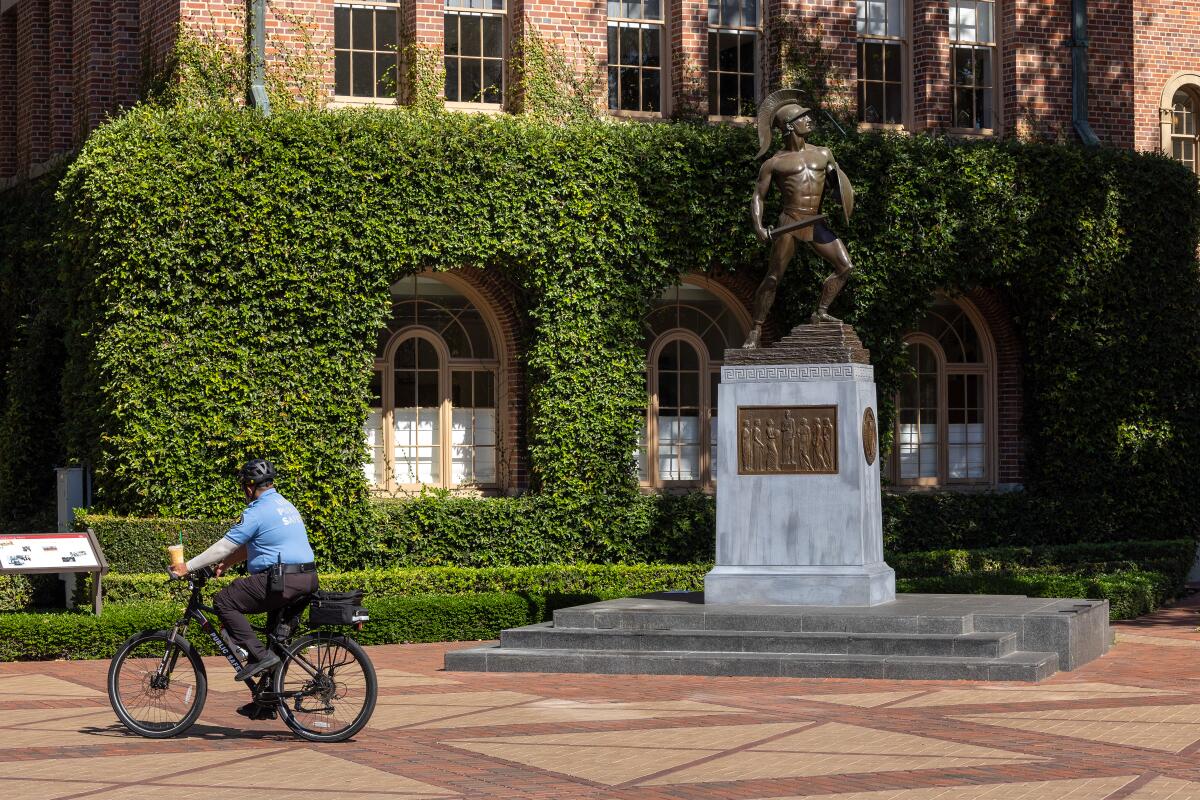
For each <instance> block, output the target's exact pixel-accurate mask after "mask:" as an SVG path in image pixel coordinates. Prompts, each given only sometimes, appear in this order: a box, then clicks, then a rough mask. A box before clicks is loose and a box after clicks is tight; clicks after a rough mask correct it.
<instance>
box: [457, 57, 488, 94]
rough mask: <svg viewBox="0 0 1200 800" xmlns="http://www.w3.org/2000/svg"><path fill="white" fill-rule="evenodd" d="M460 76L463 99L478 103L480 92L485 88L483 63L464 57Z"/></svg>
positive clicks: (460, 66) (460, 67)
mask: <svg viewBox="0 0 1200 800" xmlns="http://www.w3.org/2000/svg"><path fill="white" fill-rule="evenodd" d="M459 78H460V80H461V81H462V98H461V99H462V101H463V102H464V103H478V102H479V100H480V92H481V91H482V90H483V65H482V63H481V62H480V61H477V60H475V59H471V60H469V61H468V60H467V59H465V58H464V59H463V60H462V64H460V65H459Z"/></svg>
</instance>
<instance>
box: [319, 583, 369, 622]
mask: <svg viewBox="0 0 1200 800" xmlns="http://www.w3.org/2000/svg"><path fill="white" fill-rule="evenodd" d="M362 599H363V592H362V590H361V589H356V590H355V591H352V592H323V591H318V592H315V593H314V594H313V596H312V600H311V602H309V604H308V624H309V625H311V626H313V627H314V628H315V627H317V626H318V625H354V624H356V623H359V622H366V621H367V620H369V619H370V618H371V617H370V616H369V615H368V614H367V610H366V609H365V608H363V607H362Z"/></svg>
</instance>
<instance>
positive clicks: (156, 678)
mask: <svg viewBox="0 0 1200 800" xmlns="http://www.w3.org/2000/svg"><path fill="white" fill-rule="evenodd" d="M213 575H214V573H213V570H212V568H211V567H205V568H203V569H201V570H196V571H194V572H190V573H188V576H187V580H188V587H189V589H190V590H191V597H190V599H189V600H188V604H187V608H186V610H185V611H184V613H183V616H182V617H181V618H180V619H179V622H177V623H176V624H175V627H174V628H172V629H170V630H147V631H142V632H140V633H135V634H134V635H133V636H131V637H129V639H127V640H126V641H125V643H124V644H122V645H121V647H120V649H119V650H118V651H117V654H116V655H115V656H113V660H112V664H111V665H110V666H109V670H108V699H109V702H110V703H111V704H112V707H113V710H114V711H115V712H116V713H117V717H118V718H119V719H120V720H121V722H122V723H123V724H124V725H125V727H127V728H129V730H131V731H133V732H134V733H136V734H138V735H140V736H145V737H147V738H150V739H167V738H170V737H172V736H178V735H179V734H180V733H183V732H184V731H186V730H187V729H188V728H190V727H191V726H192V725H193V724H194V723H195V722H196V720H197V719H199V718H200V713H201V711H203V709H204V701H205V699H206V698H207V694H208V675H207V673H206V671H205V667H204V662H203V661H202V660H201V659H200V655H199V654H198V653H197V652H196V649H195V648H194V647H193V646H192V644H191V642H190V641H188V638H187V630H188V627H189V626H190V625H191V623H192V622H196V623H198V624H199V626H200V629H201V630H202V631H204V633H206V634H207V635H208V638H209V639H211V640H212V642H213V644H214V645H215V646H216V648H217V650H218V651H219V652H220V654H221V655H223V656H225V658H226V659H227V660H228V661H229V663H230V665H231V666H232V667H233V669H234V670H235V671H237V670H240V669H241V668H242V667H243V666H244V663H243V661H242V658H243V657H244V651H241V650H240V648H237V647H236V646H235V645H234V644H233V641H232V640H231V639H230V638H229V635H228V634H227V633H226V632H225V631H224V630H223V629H220V628H218V627H217V626H214V625H213V623H212V621H211V620H210V619H209V616H208V615H210V614H211V615H215V614H216V611H215V610H214V609H213V608H211V607H210V606H207V605H205V604H204V602H203V596H202V592H203V589H204V586H205V584H206V583H208V579H209V578H211V577H213ZM317 594H318V595H321V594H322V593H320V592H318V593H317ZM361 596H362V595H361V593H357V597H358V599H359V600H361ZM313 598H314V596H312V595H310V596H308V597H305V598H303V599H301V600H298V601H296V602H295V603H293V604H291V605H289V606H287V607H285V608H283V609H280V610H279V611H277V612H271V614H270V615H269V616H268V621H267V626H266V627H265V628H257V627H256V628H255V630H257V631H259V632H261V633H265V634H266V637H267V646H268V648H269V649H270V650H271V651H272V652H275V653H277V654H278V655H279V657H280V663H279V665H278V666H277V667H275V668H274V669H273V670H272V671H270V672H268V673H267V674H264V675H261V676H258V677H257V678H248V679H247V680H246V681H245V683H246V685H247V686H248V687H249V688H250V692H251V694H252V695H253V698H254V702H256V703H258V704H259V705H261V706H262V707H264V708H268V709H275V710H276V711H277V712H278V715H279V716H280V717H282V718H283V722H284V724H285V725H287V727H288V728H290V729H291V730H292V732H293V733H295V734H296V735H297V736H300V737H301V738H304V739H308V740H309V741H313V742H341V741H345V740H346V739H349V738H350V737H351V736H353V735H354V734H356V733H358V732H359V731H360V730H362V728H363V727H364V726H365V725H366V724H367V721H368V720H369V719H370V718H371V714H372V712H374V710H375V700H376V697H377V694H378V689H379V687H378V682H377V680H376V677H375V667H374V665H372V664H371V659H370V658H369V657H368V656H367V654H366V651H364V650H363V648H362V646H361V645H359V644H358V642H356V641H354V640H353V639H351V638H350V637H348V636H345V635H344V634H341V633H338V632H332V631H326V630H308V631H307V632H305V633H304V634H303V635H301V636H300V637H299V638H298V639H296V640H295V641H293V637H294V636H295V635H296V634H297V633H298V632H299V630H300V627H301V626H300V617H301V615H302V614H303V613H304V611H305V609H307V608H308V607H309V604H310V603H311V602H312V601H313ZM318 599H319V598H318ZM356 602H357V601H356ZM312 616H313V613H310V618H311V617H312ZM344 618H345V619H346V622H347V623H351V624H355V625H356V627H357V628H358V629H361V627H362V622H361V620H363V619H365V618H366V615H365V614H363V613H362V610H361V609H355V608H350V610H349V613H348V614H347V615H344ZM351 620H354V621H355V622H351ZM321 624H331V623H319V622H318V623H313V622H311V621H310V623H309V625H310V627H313V626H314V625H316V626H319V625H321ZM336 624H346V623H343V622H341V621H339V622H337V623H336ZM347 707H348V708H349V711H343V709H346V708H347Z"/></svg>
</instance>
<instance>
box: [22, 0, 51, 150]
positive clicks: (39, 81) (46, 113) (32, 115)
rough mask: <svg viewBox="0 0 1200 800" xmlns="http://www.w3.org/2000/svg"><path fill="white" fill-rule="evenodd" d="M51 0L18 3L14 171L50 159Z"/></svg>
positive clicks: (32, 0)
mask: <svg viewBox="0 0 1200 800" xmlns="http://www.w3.org/2000/svg"><path fill="white" fill-rule="evenodd" d="M49 86H50V0H21V2H20V3H18V4H17V170H18V172H19V173H23V172H25V171H27V170H28V169H29V168H30V167H31V166H33V165H35V164H41V163H43V162H45V161H46V160H47V159H49V158H50V152H51V150H50V142H51V136H52V127H51V113H50V88H49Z"/></svg>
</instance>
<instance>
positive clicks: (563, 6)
mask: <svg viewBox="0 0 1200 800" xmlns="http://www.w3.org/2000/svg"><path fill="white" fill-rule="evenodd" d="M508 14H509V26H510V30H511V32H512V43H513V46H514V48H519V47H520V45H521V43H522V42H523V41H524V40H525V36H526V35H527V33H529V32H530V31H537V33H538V34H539V35H540V36H541V37H542V39H544V40H546V41H547V42H548V43H556V44H557V45H558V48H559V50H560V51H561V53H562V55H563V56H564V57H565V58H566V59H567V62H568V63H569V64H570V65H571V66H572V67H573V68H574V70H575V74H576V75H577V76H579V77H584V76H587V75H595V76H598V80H597V82H596V96H597V102H602V98H604V97H607V93H608V88H607V87H608V79H607V77H606V72H605V66H604V65H605V64H606V63H607V62H608V6H607V3H606V2H605V1H604V0H509V4H508ZM439 46H440V40H439ZM517 101H518V104H519V103H520V98H519V97H518V98H517Z"/></svg>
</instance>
